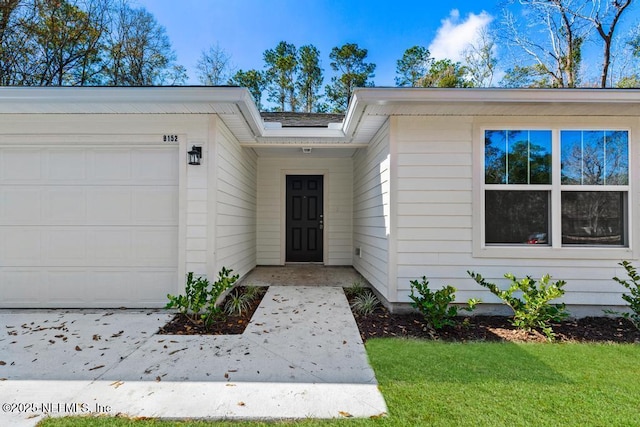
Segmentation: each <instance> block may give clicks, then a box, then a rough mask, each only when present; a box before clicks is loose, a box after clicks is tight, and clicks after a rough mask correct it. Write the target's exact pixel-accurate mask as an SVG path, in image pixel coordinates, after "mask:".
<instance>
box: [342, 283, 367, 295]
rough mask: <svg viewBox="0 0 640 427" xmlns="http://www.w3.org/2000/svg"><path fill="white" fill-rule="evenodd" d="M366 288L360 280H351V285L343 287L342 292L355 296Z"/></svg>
mask: <svg viewBox="0 0 640 427" xmlns="http://www.w3.org/2000/svg"><path fill="white" fill-rule="evenodd" d="M366 290H367V288H366V287H365V286H364V285H363V284H362V282H361V281H359V280H358V281H356V282H353V283H352V284H351V286H347V287H345V288H344V293H345V294H346V295H347V296H348V297H355V296H358V295H362V294H363V293H364V292H365V291H366Z"/></svg>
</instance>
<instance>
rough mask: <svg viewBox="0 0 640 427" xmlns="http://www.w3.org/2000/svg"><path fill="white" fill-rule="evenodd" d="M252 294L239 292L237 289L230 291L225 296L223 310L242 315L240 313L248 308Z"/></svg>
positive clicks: (229, 313) (230, 313)
mask: <svg viewBox="0 0 640 427" xmlns="http://www.w3.org/2000/svg"><path fill="white" fill-rule="evenodd" d="M252 300H253V295H251V294H247V293H240V292H238V291H237V290H236V291H234V292H232V293H230V294H229V296H228V297H227V302H226V303H225V305H224V312H225V313H227V314H228V315H233V314H237V315H238V316H242V313H244V312H245V311H247V310H249V307H250V305H251V301H252Z"/></svg>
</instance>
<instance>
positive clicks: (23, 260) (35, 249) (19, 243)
mask: <svg viewBox="0 0 640 427" xmlns="http://www.w3.org/2000/svg"><path fill="white" fill-rule="evenodd" d="M0 256H1V257H2V258H1V259H2V261H1V263H0V265H2V266H34V265H42V233H41V230H40V229H34V228H25V227H4V226H3V227H0Z"/></svg>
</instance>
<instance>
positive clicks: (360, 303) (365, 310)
mask: <svg viewBox="0 0 640 427" xmlns="http://www.w3.org/2000/svg"><path fill="white" fill-rule="evenodd" d="M379 305H380V301H379V300H378V297H376V295H375V294H374V293H373V292H371V291H370V290H369V289H366V290H363V291H362V292H361V293H360V294H359V295H356V296H355V297H354V298H353V302H352V303H351V308H352V309H353V310H354V311H355V312H356V313H359V314H362V315H364V316H368V315H369V314H371V313H373V312H374V311H375V309H376V308H378V306H379Z"/></svg>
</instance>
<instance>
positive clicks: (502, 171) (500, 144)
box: [484, 130, 507, 184]
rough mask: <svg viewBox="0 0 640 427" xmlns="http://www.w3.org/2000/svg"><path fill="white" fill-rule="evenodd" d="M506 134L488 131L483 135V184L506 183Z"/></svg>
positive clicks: (498, 131) (500, 131)
mask: <svg viewBox="0 0 640 427" xmlns="http://www.w3.org/2000/svg"><path fill="white" fill-rule="evenodd" d="M506 137H507V132H506V131H503V130H488V131H485V133H484V172H485V174H484V182H485V183H487V184H506V183H507V154H506V150H507V139H506Z"/></svg>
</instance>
